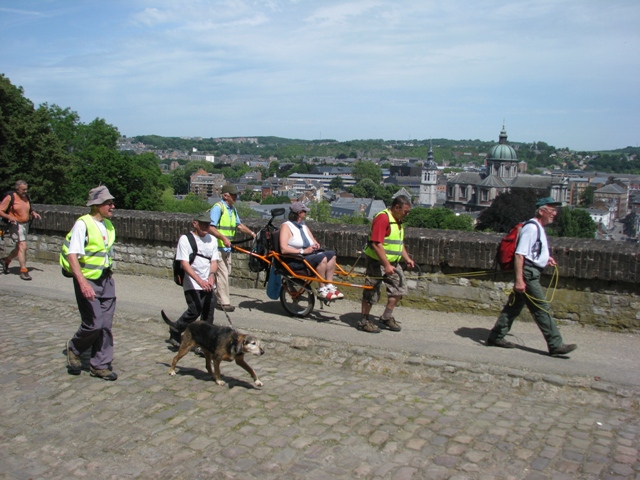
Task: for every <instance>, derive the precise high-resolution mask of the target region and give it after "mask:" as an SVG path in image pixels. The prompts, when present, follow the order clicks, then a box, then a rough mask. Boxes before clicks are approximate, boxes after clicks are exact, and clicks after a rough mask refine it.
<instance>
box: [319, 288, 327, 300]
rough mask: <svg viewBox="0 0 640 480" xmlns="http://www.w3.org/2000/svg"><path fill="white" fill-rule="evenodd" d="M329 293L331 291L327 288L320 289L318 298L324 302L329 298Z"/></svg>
mask: <svg viewBox="0 0 640 480" xmlns="http://www.w3.org/2000/svg"><path fill="white" fill-rule="evenodd" d="M328 293H329V289H328V288H327V287H320V288H319V289H318V294H317V297H318V298H319V299H320V300H324V299H325V298H327V294H328Z"/></svg>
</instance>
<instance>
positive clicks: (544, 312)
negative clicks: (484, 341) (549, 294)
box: [489, 265, 562, 351]
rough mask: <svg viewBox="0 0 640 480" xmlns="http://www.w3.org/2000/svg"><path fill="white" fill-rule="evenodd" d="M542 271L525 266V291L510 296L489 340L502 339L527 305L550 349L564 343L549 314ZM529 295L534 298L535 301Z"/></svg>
mask: <svg viewBox="0 0 640 480" xmlns="http://www.w3.org/2000/svg"><path fill="white" fill-rule="evenodd" d="M541 273H542V272H541V271H540V270H538V269H537V268H535V267H531V266H528V265H525V266H524V269H523V276H524V283H525V284H526V289H525V293H527V294H528V295H529V296H527V295H525V294H524V293H517V292H515V291H514V292H513V293H512V294H511V295H510V296H509V301H508V302H507V304H506V305H505V306H504V308H503V309H502V312H501V313H500V316H499V317H498V321H497V322H496V324H495V325H494V327H493V328H492V329H491V333H490V334H489V340H501V339H502V338H504V336H505V335H506V334H507V333H508V332H509V330H511V325H512V324H513V321H514V320H515V319H516V317H517V316H518V315H520V312H522V309H523V308H524V307H525V305H526V306H527V308H528V309H529V311H530V312H531V315H532V316H533V319H534V320H535V322H536V324H537V325H538V328H539V329H540V331H541V332H542V335H544V339H545V340H546V342H547V347H548V348H549V350H550V351H551V350H554V349H556V348H558V347H560V346H561V345H562V336H561V335H560V332H559V331H558V327H557V326H556V323H555V322H554V321H553V318H551V315H550V314H549V308H550V307H549V304H548V303H547V301H546V300H545V299H544V298H545V297H544V292H543V291H542V287H541V286H540V275H541ZM529 297H531V298H533V299H534V300H535V302H533V301H532V300H531V299H530V298H529Z"/></svg>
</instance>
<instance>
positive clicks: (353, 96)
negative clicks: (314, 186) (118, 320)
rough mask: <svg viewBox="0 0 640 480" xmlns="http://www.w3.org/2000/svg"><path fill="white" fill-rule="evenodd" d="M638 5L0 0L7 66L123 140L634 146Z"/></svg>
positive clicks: (638, 115) (638, 122)
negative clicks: (267, 138) (271, 138)
mask: <svg viewBox="0 0 640 480" xmlns="http://www.w3.org/2000/svg"><path fill="white" fill-rule="evenodd" d="M638 25H640V2H638V1H637V0H512V1H499V0H474V1H471V0H465V1H462V0H437V1H436V0H352V1H337V0H260V1H258V0H255V1H254V0H20V1H15V0H0V73H3V74H4V75H6V76H7V77H8V78H9V79H10V80H11V82H12V83H13V84H15V85H19V86H22V87H23V88H24V91H25V95H26V96H27V97H28V98H29V99H31V100H32V101H33V102H34V103H35V104H36V105H38V104H40V103H43V102H47V103H49V104H57V105H59V106H61V107H69V108H71V110H74V111H76V112H78V114H79V115H80V117H81V121H82V122H84V123H88V122H90V121H91V120H93V119H95V118H96V117H100V118H104V119H105V120H106V121H107V122H108V123H110V124H112V125H115V126H116V127H117V128H118V130H119V131H120V132H121V133H122V134H124V135H128V136H134V135H142V134H158V135H164V136H202V137H225V136H263V135H275V136H280V137H287V138H300V139H308V140H313V139H319V138H325V139H326V138H331V139H336V140H340V141H345V140H354V139H371V138H382V139H385V140H404V139H428V138H441V137H444V138H450V139H480V140H487V141H497V139H498V135H499V132H500V129H501V128H502V124H503V122H504V124H505V126H506V129H507V133H508V134H509V139H510V140H513V141H522V142H529V141H545V142H547V143H549V144H551V145H554V146H556V147H569V148H571V149H575V150H596V149H614V148H622V147H626V146H628V145H631V146H638V145H639V144H640V54H639V53H638V52H640V28H638Z"/></svg>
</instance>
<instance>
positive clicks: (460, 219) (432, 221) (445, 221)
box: [404, 207, 473, 231]
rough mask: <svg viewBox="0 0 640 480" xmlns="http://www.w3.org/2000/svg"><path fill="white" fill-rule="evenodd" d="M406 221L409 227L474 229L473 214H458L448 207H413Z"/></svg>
mask: <svg viewBox="0 0 640 480" xmlns="http://www.w3.org/2000/svg"><path fill="white" fill-rule="evenodd" d="M404 223H405V225H406V226H407V227H416V228H431V229H435V230H465V231H471V230H473V219H472V218H471V216H469V215H464V214H463V215H456V213H455V212H454V211H453V210H449V209H448V208H424V207H415V208H412V209H411V211H410V212H409V215H407V218H406V219H405V222H404Z"/></svg>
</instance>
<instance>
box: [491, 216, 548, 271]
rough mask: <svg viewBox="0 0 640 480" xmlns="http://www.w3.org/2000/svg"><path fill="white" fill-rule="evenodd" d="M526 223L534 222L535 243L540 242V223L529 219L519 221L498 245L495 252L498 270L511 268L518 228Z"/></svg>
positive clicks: (514, 255) (518, 232)
mask: <svg viewBox="0 0 640 480" xmlns="http://www.w3.org/2000/svg"><path fill="white" fill-rule="evenodd" d="M528 223H535V224H536V227H537V228H538V239H537V240H536V243H539V242H540V225H538V222H535V221H533V220H529V221H527V222H520V223H518V224H517V225H516V226H515V227H513V228H512V229H511V231H510V232H509V233H507V234H506V235H505V236H504V237H502V240H500V244H499V245H498V251H497V252H496V263H497V264H498V266H499V267H500V270H504V271H509V270H513V268H514V266H513V261H514V259H515V257H516V247H517V246H518V238H519V237H520V230H522V227H524V226H525V225H526V224H528Z"/></svg>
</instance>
